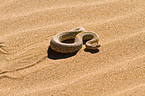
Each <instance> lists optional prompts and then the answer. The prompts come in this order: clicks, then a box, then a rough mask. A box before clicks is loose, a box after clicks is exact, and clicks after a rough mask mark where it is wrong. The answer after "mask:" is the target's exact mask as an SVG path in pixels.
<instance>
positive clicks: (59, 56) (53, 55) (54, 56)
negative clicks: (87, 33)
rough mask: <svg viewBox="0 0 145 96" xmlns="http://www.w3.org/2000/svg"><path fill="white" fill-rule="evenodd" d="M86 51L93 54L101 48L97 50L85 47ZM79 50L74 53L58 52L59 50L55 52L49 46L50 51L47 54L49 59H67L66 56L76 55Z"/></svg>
mask: <svg viewBox="0 0 145 96" xmlns="http://www.w3.org/2000/svg"><path fill="white" fill-rule="evenodd" d="M84 51H85V52H90V53H92V54H94V53H98V52H99V49H96V50H90V49H84ZM77 52H78V51H76V52H74V53H65V54H64V53H58V52H55V51H53V50H52V49H51V47H49V48H48V51H47V54H48V58H49V59H54V60H57V59H65V58H69V57H72V56H74V55H76V54H77Z"/></svg>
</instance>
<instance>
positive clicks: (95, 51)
mask: <svg viewBox="0 0 145 96" xmlns="http://www.w3.org/2000/svg"><path fill="white" fill-rule="evenodd" d="M84 51H85V52H90V53H92V54H93V53H98V52H99V49H96V50H91V49H86V48H85V49H84Z"/></svg>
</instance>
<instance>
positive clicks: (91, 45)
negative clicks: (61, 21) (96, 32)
mask: <svg viewBox="0 0 145 96" xmlns="http://www.w3.org/2000/svg"><path fill="white" fill-rule="evenodd" d="M100 46H101V45H100V44H98V42H96V43H94V42H93V43H92V42H86V48H87V49H92V50H95V49H98V48H99V47H100Z"/></svg>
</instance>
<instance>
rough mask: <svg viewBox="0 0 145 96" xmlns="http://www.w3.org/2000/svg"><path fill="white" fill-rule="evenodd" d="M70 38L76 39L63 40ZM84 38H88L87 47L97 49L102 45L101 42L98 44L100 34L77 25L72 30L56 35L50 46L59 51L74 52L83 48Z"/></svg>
mask: <svg viewBox="0 0 145 96" xmlns="http://www.w3.org/2000/svg"><path fill="white" fill-rule="evenodd" d="M69 39H74V42H73V43H64V42H63V41H65V40H69ZM83 40H88V41H87V42H86V43H85V45H86V49H91V50H96V49H98V47H100V44H98V41H99V36H98V34H97V33H95V32H89V31H86V30H85V29H84V28H83V27H77V28H74V29H72V30H70V31H65V32H60V33H58V34H56V35H54V36H53V37H52V39H51V41H50V47H51V49H52V50H54V51H56V52H59V53H73V52H76V51H78V50H79V49H81V48H82V45H83Z"/></svg>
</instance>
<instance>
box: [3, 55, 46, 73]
mask: <svg viewBox="0 0 145 96" xmlns="http://www.w3.org/2000/svg"><path fill="white" fill-rule="evenodd" d="M46 58H47V56H44V57H43V58H41V59H40V60H38V61H37V62H35V63H33V64H30V65H27V66H24V67H22V68H17V69H13V70H9V71H2V72H0V75H2V74H5V73H12V72H16V71H20V70H23V69H27V68H30V67H33V66H35V65H37V64H39V63H41V62H42V61H44V60H45V59H46Z"/></svg>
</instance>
